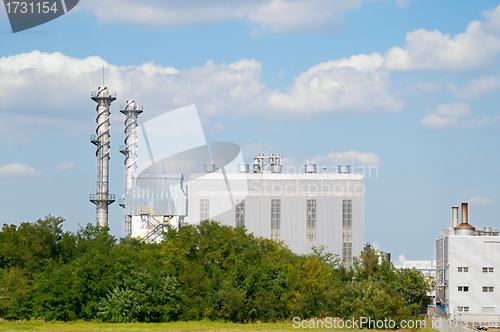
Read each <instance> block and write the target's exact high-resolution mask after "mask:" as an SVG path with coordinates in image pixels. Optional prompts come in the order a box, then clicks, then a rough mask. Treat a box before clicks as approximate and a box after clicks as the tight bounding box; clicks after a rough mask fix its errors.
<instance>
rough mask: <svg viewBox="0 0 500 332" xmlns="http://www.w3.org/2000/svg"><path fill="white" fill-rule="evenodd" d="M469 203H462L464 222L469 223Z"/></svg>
mask: <svg viewBox="0 0 500 332" xmlns="http://www.w3.org/2000/svg"><path fill="white" fill-rule="evenodd" d="M467 205H468V204H467V203H462V224H468V223H469V211H468V207H467Z"/></svg>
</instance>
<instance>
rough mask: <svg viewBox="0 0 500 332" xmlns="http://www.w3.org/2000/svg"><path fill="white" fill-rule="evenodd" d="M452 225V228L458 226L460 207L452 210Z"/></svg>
mask: <svg viewBox="0 0 500 332" xmlns="http://www.w3.org/2000/svg"><path fill="white" fill-rule="evenodd" d="M451 225H452V227H457V226H458V206H454V207H452V208H451Z"/></svg>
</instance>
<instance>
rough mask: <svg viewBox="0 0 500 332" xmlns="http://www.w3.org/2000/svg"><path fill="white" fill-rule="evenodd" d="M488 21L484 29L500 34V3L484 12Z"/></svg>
mask: <svg viewBox="0 0 500 332" xmlns="http://www.w3.org/2000/svg"><path fill="white" fill-rule="evenodd" d="M483 15H484V17H485V18H486V21H485V23H484V30H485V31H488V32H491V33H496V34H500V5H499V6H498V7H496V8H495V9H489V10H486V11H484V12H483Z"/></svg>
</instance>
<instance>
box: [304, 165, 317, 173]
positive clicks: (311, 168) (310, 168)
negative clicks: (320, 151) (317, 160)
mask: <svg viewBox="0 0 500 332" xmlns="http://www.w3.org/2000/svg"><path fill="white" fill-rule="evenodd" d="M304 167H305V170H306V173H316V165H314V164H309V165H305V166H304Z"/></svg>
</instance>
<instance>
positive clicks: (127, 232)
mask: <svg viewBox="0 0 500 332" xmlns="http://www.w3.org/2000/svg"><path fill="white" fill-rule="evenodd" d="M125 237H132V216H126V217H125Z"/></svg>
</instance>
